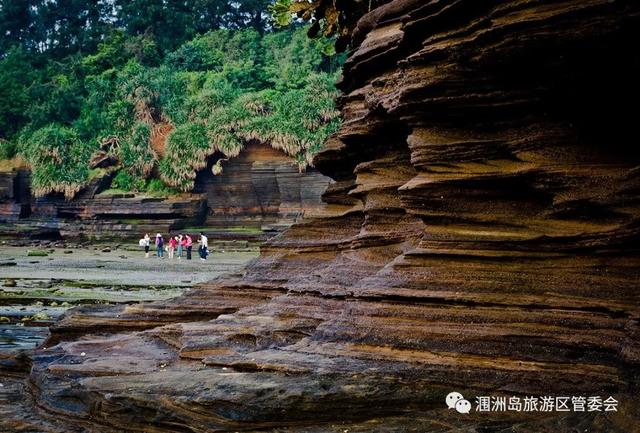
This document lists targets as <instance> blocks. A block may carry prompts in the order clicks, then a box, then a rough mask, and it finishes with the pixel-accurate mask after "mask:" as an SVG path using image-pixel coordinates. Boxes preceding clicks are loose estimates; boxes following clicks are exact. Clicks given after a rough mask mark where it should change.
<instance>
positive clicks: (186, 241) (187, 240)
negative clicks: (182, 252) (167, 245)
mask: <svg viewBox="0 0 640 433" xmlns="http://www.w3.org/2000/svg"><path fill="white" fill-rule="evenodd" d="M184 245H185V247H187V260H191V249H192V248H193V239H191V236H189V235H184Z"/></svg>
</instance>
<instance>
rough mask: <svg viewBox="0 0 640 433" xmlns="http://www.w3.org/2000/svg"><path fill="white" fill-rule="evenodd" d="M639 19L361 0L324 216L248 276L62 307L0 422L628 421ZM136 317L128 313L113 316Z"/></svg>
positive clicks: (575, 5)
mask: <svg viewBox="0 0 640 433" xmlns="http://www.w3.org/2000/svg"><path fill="white" fill-rule="evenodd" d="M639 13H640V6H639V5H638V4H637V3H633V2H608V1H597V0H596V1H566V2H523V1H502V2H478V1H453V0H451V1H437V2H436V1H434V2H427V1H418V0H395V1H391V2H389V3H388V4H386V5H385V6H382V7H380V8H378V9H376V10H374V11H372V12H371V13H370V14H368V15H367V16H365V17H363V18H362V20H361V21H360V23H359V26H358V29H357V30H356V32H355V34H354V36H353V37H354V50H353V52H352V54H351V56H350V58H349V61H348V62H347V64H346V67H345V71H344V77H345V79H344V81H343V82H342V83H341V88H342V90H343V91H344V93H345V96H344V97H343V98H342V101H341V104H342V113H343V117H344V124H343V127H342V129H341V131H340V132H339V133H338V134H337V136H336V137H334V138H333V139H332V140H330V141H329V142H328V143H327V144H326V146H325V150H324V151H323V152H322V153H321V154H320V155H318V157H317V158H316V166H317V167H318V168H319V170H320V171H321V172H322V173H324V174H326V175H329V176H331V177H333V178H334V179H335V180H336V182H335V183H333V184H332V185H331V186H330V187H329V189H328V190H327V192H326V193H325V194H324V200H325V202H326V203H327V205H326V207H325V209H324V211H323V212H324V215H323V216H319V217H318V218H317V219H315V220H305V221H304V222H303V223H302V224H297V225H294V226H293V227H291V228H290V229H289V230H288V231H287V232H285V233H284V234H283V235H281V236H279V237H277V238H274V239H273V240H272V241H270V242H269V243H268V244H267V245H265V246H264V247H263V251H262V256H261V258H260V259H258V260H257V261H256V262H254V263H253V264H252V265H251V266H250V267H249V268H248V269H247V272H246V275H245V276H244V278H229V279H227V280H219V281H215V282H212V283H210V284H207V285H204V286H202V287H200V288H199V289H197V290H195V291H194V292H192V293H191V294H189V295H186V296H185V297H183V298H181V299H178V300H174V301H168V302H161V303H154V304H149V305H143V306H137V307H134V308H130V309H129V308H128V309H125V310H124V311H120V310H105V311H102V312H101V313H100V314H98V315H96V314H93V315H92V314H91V313H90V312H87V311H82V312H79V313H78V314H76V315H70V316H69V317H67V318H66V319H65V320H64V321H63V322H61V324H60V325H59V326H58V328H57V329H55V330H54V331H53V333H54V338H55V341H60V343H59V344H57V345H55V346H53V347H50V348H48V349H47V350H44V349H42V350H40V351H38V352H37V353H36V354H35V356H34V357H33V370H32V372H31V375H30V378H29V382H28V383H29V388H28V389H25V390H21V389H20V386H21V385H20V384H19V383H18V384H12V386H11V389H10V390H7V391H5V395H8V396H9V397H5V399H6V400H5V401H8V400H11V396H14V395H22V394H21V393H23V394H24V393H26V394H27V395H29V396H30V398H32V399H33V401H32V400H30V398H27V399H19V398H13V400H12V401H14V400H15V401H16V404H14V405H7V406H6V407H7V409H6V410H4V412H3V415H5V418H4V419H3V420H2V421H0V425H2V424H1V423H3V422H4V425H5V426H7V427H5V428H8V429H9V431H12V430H11V429H12V428H14V429H17V428H16V426H20V427H21V428H24V429H25V430H26V431H48V430H50V431H59V430H60V429H61V426H63V427H64V429H63V430H64V431H95V432H112V431H114V432H115V431H138V432H143V431H144V432H175V431H181V432H182V431H184V432H212V431H282V430H283V429H285V428H288V430H289V431H296V432H333V431H346V430H348V431H349V432H356V431H357V432H371V431H377V432H406V431H420V432H423V431H429V432H471V431H475V432H479V431H491V432H507V431H508V432H531V433H533V432H536V433H540V432H571V431H591V432H620V433H622V432H631V431H636V430H637V425H638V422H639V419H640V414H639V410H638V408H637V406H638V403H639V401H638V395H639V394H638V372H639V369H638V366H639V361H640V344H639V342H640V332H639V328H638V322H639V319H640V309H639V303H638V301H639V299H638V291H637V283H638V281H639V279H638V277H639V276H640V275H639V273H640V272H639V269H640V268H639V265H640V258H639V257H638V253H637V247H636V245H637V241H638V214H639V210H640V207H639V200H638V191H639V189H638V187H639V180H640V179H639V173H640V171H639V170H638V168H637V167H638V159H639V158H638V151H637V148H635V146H634V145H633V144H632V143H633V141H631V140H632V137H633V135H632V134H631V130H632V125H633V124H632V123H629V122H627V120H629V115H627V114H625V113H624V112H623V109H622V108H621V106H620V105H619V104H620V103H621V102H624V101H625V100H627V99H628V100H634V98H636V96H637V94H638V83H637V82H636V77H637V73H638V65H639V63H638V53H637V50H634V49H633V47H634V46H635V41H637V40H638V33H639V32H640V26H639V25H638V24H639V23H638V21H639V19H638V18H639ZM636 99H637V98H636ZM203 311H207V312H213V313H215V314H214V315H215V317H206V316H204V315H203V314H202V313H203ZM190 312H192V313H193V316H192V319H191V320H190V319H189V316H190ZM172 315H174V316H173V317H175V321H174V323H169V322H171V321H172V319H171V316H172ZM136 317H138V318H141V319H142V320H141V322H140V323H142V321H143V320H144V321H147V324H148V328H147V329H144V330H143V329H141V328H142V326H139V327H137V329H138V331H136V332H125V331H131V329H132V328H131V327H130V326H129V325H130V323H131V322H133V323H136V319H135V318H136ZM127 322H129V323H127ZM163 324H164V325H163ZM158 325H162V326H158ZM145 328H146V326H145ZM83 353H84V355H82V354H83ZM453 390H456V391H458V392H461V393H462V394H463V395H464V396H465V397H467V398H469V399H471V400H472V402H473V403H475V402H474V401H473V400H474V397H475V396H486V395H493V396H512V395H516V396H520V397H523V396H528V395H533V396H548V395H551V396H566V395H569V396H581V395H584V396H602V397H603V398H607V397H608V396H614V397H615V398H616V399H617V400H618V401H619V406H618V411H617V412H606V413H605V412H546V413H523V412H514V411H511V412H501V413H479V412H475V405H474V411H473V412H472V413H471V414H468V415H465V416H462V415H460V414H458V413H456V412H454V411H453V410H448V409H447V408H446V406H445V403H444V399H445V396H446V395H447V393H449V392H450V391H453ZM34 407H37V411H36V415H29V416H28V417H23V418H20V417H19V415H16V414H20V413H29V414H31V413H33V411H34ZM29 429H31V430H29Z"/></svg>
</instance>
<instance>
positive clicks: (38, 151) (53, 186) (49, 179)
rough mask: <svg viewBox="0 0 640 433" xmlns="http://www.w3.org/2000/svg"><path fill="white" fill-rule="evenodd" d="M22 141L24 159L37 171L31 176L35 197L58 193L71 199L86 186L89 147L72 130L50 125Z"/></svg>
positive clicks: (90, 149) (90, 150) (90, 148)
mask: <svg viewBox="0 0 640 433" xmlns="http://www.w3.org/2000/svg"><path fill="white" fill-rule="evenodd" d="M24 140H25V141H24V146H23V152H24V155H25V156H26V158H27V161H28V162H29V164H30V165H31V166H32V167H37V169H35V170H33V173H32V176H31V187H32V189H33V191H34V193H35V195H36V196H43V195H46V194H49V193H52V192H59V193H63V194H64V196H65V197H66V198H72V197H73V196H74V195H75V194H76V193H77V192H78V191H80V189H82V187H83V186H85V184H86V182H87V179H88V176H89V168H88V166H87V160H88V158H89V156H90V155H91V153H92V147H91V146H87V145H86V144H84V143H82V142H81V141H80V138H79V137H78V134H77V133H76V131H75V130H74V129H72V128H69V127H66V126H62V125H59V124H50V125H47V126H45V127H43V128H40V129H38V130H36V131H35V132H34V133H33V134H31V135H30V136H28V137H25V138H24Z"/></svg>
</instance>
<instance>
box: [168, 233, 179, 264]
mask: <svg viewBox="0 0 640 433" xmlns="http://www.w3.org/2000/svg"><path fill="white" fill-rule="evenodd" d="M177 239H178V237H177V236H169V258H170V259H173V252H174V251H175V250H176V246H177V245H178V241H177Z"/></svg>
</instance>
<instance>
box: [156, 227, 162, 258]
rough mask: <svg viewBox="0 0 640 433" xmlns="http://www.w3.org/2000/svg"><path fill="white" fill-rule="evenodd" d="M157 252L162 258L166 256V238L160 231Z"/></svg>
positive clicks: (157, 239)
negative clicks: (163, 237)
mask: <svg viewBox="0 0 640 433" xmlns="http://www.w3.org/2000/svg"><path fill="white" fill-rule="evenodd" d="M156 254H157V255H158V257H160V258H163V257H164V239H162V235H161V234H160V233H158V234H157V235H156Z"/></svg>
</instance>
